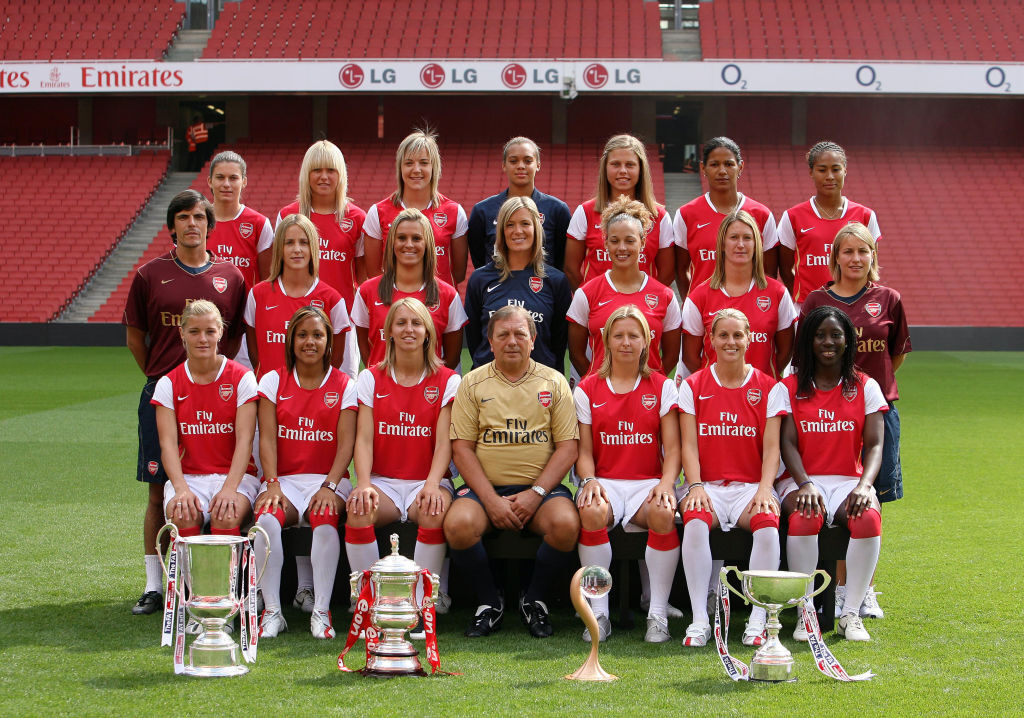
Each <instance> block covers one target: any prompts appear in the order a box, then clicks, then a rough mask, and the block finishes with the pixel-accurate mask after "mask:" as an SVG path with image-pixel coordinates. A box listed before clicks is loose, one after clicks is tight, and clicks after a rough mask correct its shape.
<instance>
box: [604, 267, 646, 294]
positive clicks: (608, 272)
mask: <svg viewBox="0 0 1024 718" xmlns="http://www.w3.org/2000/svg"><path fill="white" fill-rule="evenodd" d="M641 274H642V275H644V278H643V282H642V283H641V284H640V288H639V289H637V290H636V292H631V293H632V294H636V293H637V292H642V291H644V287H646V286H647V280H648V279H650V278H651V275H650V274H648V273H647V272H641ZM604 281H606V282H608V286H609V287H611V288H612V291H614V292H615V293H616V294H625V292H620V291H619V288H618V287H616V286H615V284H613V283H612V270H610V269H606V270H605V272H604Z"/></svg>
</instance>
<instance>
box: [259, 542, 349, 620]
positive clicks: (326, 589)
mask: <svg viewBox="0 0 1024 718" xmlns="http://www.w3.org/2000/svg"><path fill="white" fill-rule="evenodd" d="M340 555H341V539H340V538H338V528H337V527H336V526H331V525H330V524H322V525H320V526H317V527H316V528H315V529H313V546H312V547H311V549H310V551H309V558H310V563H311V564H312V568H313V610H314V611H328V610H330V608H331V594H332V593H333V592H334V576H335V574H336V573H337V572H338V557H339V556H340ZM264 600H265V599H264Z"/></svg>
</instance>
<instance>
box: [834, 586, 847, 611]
mask: <svg viewBox="0 0 1024 718" xmlns="http://www.w3.org/2000/svg"><path fill="white" fill-rule="evenodd" d="M844 603H846V586H836V618H839V617H840V616H842V615H843V604H844Z"/></svg>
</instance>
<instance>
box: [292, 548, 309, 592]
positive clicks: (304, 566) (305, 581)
mask: <svg viewBox="0 0 1024 718" xmlns="http://www.w3.org/2000/svg"><path fill="white" fill-rule="evenodd" d="M295 578H296V580H295V592H296V593H298V592H299V591H301V590H302V589H304V588H308V589H310V590H312V589H313V562H312V561H311V560H310V558H309V556H296V557H295Z"/></svg>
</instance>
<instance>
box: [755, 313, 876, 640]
mask: <svg viewBox="0 0 1024 718" xmlns="http://www.w3.org/2000/svg"><path fill="white" fill-rule="evenodd" d="M856 349H857V331H856V329H855V328H854V326H853V322H852V321H850V318H849V317H848V316H847V315H846V314H845V313H844V312H843V311H842V310H841V309H836V308H835V307H831V306H822V307H818V308H817V309H815V310H814V311H812V312H811V313H810V314H808V315H807V316H806V317H805V318H804V319H803V320H802V321H801V322H800V329H799V331H798V332H797V340H796V353H795V356H794V363H795V365H796V373H795V374H792V375H790V376H788V377H786V378H785V379H783V380H782V381H781V382H780V383H778V384H777V385H776V386H775V388H774V389H772V393H771V396H770V397H769V409H770V410H779V411H785V412H786V414H787V416H786V417H785V419H783V423H782V441H781V445H782V459H783V461H785V462H786V468H787V469H788V471H789V474H790V477H788V478H785V479H783V480H781V481H780V482H779V483H778V486H777V490H778V493H779V495H780V496H781V497H782V509H783V512H784V514H785V515H786V517H787V520H788V522H789V531H788V536H787V538H786V557H787V562H788V564H789V568H790V569H791V570H793V571H800V572H802V573H810V572H812V571H813V570H814V568H815V566H816V565H817V563H818V532H819V531H820V530H821V527H822V526H823V525H824V524H826V523H828V524H829V525H832V524H835V523H843V524H845V525H846V527H847V528H848V529H849V531H850V543H849V547H848V548H847V550H846V599H845V603H844V605H843V608H842V610H841V615H840V617H839V623H838V626H837V629H836V630H837V631H838V633H839V634H840V635H842V636H845V637H846V638H847V639H848V640H851V641H869V640H871V637H870V636H869V635H868V632H867V631H866V630H865V629H864V622H863V621H862V620H861V617H860V615H859V612H860V607H861V604H862V603H863V601H864V594H865V593H866V592H867V589H868V585H869V583H870V581H871V576H872V575H873V574H874V571H875V566H876V565H877V564H878V553H879V549H880V547H881V533H882V516H881V513H880V507H879V503H878V498H877V496H876V495H875V489H874V486H873V485H872V484H874V481H875V477H876V476H877V475H878V469H879V466H880V465H881V460H882V433H883V429H882V423H883V420H882V413H883V412H885V411H887V410H888V406H886V402H885V397H884V396H883V395H882V390H881V389H880V388H879V386H878V382H876V381H875V380H874V379H872V378H870V377H868V376H865V375H864V374H862V373H861V372H860V371H858V370H857V369H856V368H855V367H854V362H853V360H854V355H855V354H856ZM862 457H863V461H862ZM793 638H795V639H797V640H807V632H806V630H805V628H804V625H803V622H802V621H801V622H800V623H798V624H797V630H796V631H795V632H794V633H793Z"/></svg>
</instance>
